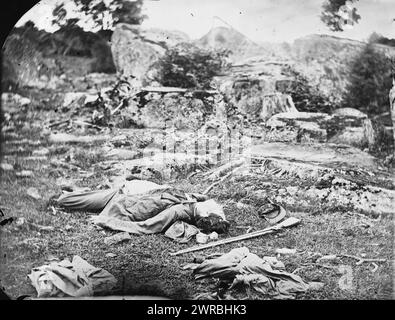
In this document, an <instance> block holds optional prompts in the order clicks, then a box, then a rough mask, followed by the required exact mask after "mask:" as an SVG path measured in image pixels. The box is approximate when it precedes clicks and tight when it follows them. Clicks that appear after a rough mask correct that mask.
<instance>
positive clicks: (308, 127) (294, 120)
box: [266, 108, 375, 149]
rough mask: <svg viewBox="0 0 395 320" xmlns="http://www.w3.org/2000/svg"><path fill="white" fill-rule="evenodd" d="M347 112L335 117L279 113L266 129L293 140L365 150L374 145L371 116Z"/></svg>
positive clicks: (351, 111) (304, 113)
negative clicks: (341, 145) (328, 143)
mask: <svg viewBox="0 0 395 320" xmlns="http://www.w3.org/2000/svg"><path fill="white" fill-rule="evenodd" d="M345 109H350V108H345ZM345 109H343V110H339V111H338V112H336V113H334V114H332V115H330V114H326V113H319V112H317V113H316V112H297V113H295V112H285V113H278V114H275V115H274V116H273V117H271V118H270V119H269V120H268V121H267V122H266V126H267V127H269V128H270V129H272V130H277V131H278V132H284V135H287V137H289V141H294V140H296V141H298V142H303V141H316V142H331V143H337V144H345V145H350V146H355V147H358V148H361V149H364V148H366V147H371V146H373V145H374V143H375V132H374V130H373V126H372V123H371V121H370V120H369V119H368V117H367V116H366V115H365V114H363V113H362V112H359V111H358V110H355V111H354V110H345ZM356 111H358V112H356ZM290 131H291V132H294V134H290ZM276 137H278V139H279V140H277V141H286V140H284V137H283V136H282V135H281V134H277V135H276Z"/></svg>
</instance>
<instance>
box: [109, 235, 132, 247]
mask: <svg viewBox="0 0 395 320" xmlns="http://www.w3.org/2000/svg"><path fill="white" fill-rule="evenodd" d="M129 240H132V237H131V236H130V234H129V233H127V232H121V233H117V234H114V235H113V236H110V237H107V238H105V239H104V243H105V244H106V245H110V246H111V245H114V244H118V243H121V242H124V241H129Z"/></svg>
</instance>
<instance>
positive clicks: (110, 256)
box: [106, 252, 117, 258]
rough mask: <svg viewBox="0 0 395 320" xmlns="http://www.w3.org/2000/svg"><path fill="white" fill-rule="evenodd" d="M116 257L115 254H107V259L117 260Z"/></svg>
mask: <svg viewBox="0 0 395 320" xmlns="http://www.w3.org/2000/svg"><path fill="white" fill-rule="evenodd" d="M116 256H117V255H116V254H115V253H111V252H110V253H107V254H106V257H107V258H115V257H116Z"/></svg>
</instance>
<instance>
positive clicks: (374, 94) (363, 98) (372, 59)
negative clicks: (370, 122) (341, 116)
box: [344, 43, 392, 115]
mask: <svg viewBox="0 0 395 320" xmlns="http://www.w3.org/2000/svg"><path fill="white" fill-rule="evenodd" d="M348 80H349V85H348V86H347V88H346V94H345V96H344V104H345V105H346V106H347V107H351V108H356V109H359V110H361V111H362V112H365V113H367V114H368V115H378V114H381V113H384V112H388V111H389V101H388V92H389V90H390V89H391V86H392V63H391V60H390V58H388V57H387V56H386V55H385V54H384V53H382V52H381V51H378V50H376V49H375V48H374V46H373V44H372V43H368V44H367V45H366V46H365V48H364V49H363V51H362V52H361V53H360V54H359V55H358V56H357V57H356V58H355V60H354V61H353V63H352V65H351V70H350V73H349V79H348Z"/></svg>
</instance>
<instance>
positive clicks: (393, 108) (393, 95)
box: [389, 79, 395, 153]
mask: <svg viewBox="0 0 395 320" xmlns="http://www.w3.org/2000/svg"><path fill="white" fill-rule="evenodd" d="M389 98H390V112H391V120H392V132H393V135H394V145H395V79H393V80H392V89H391V90H390V94H389ZM394 153H395V148H394Z"/></svg>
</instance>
